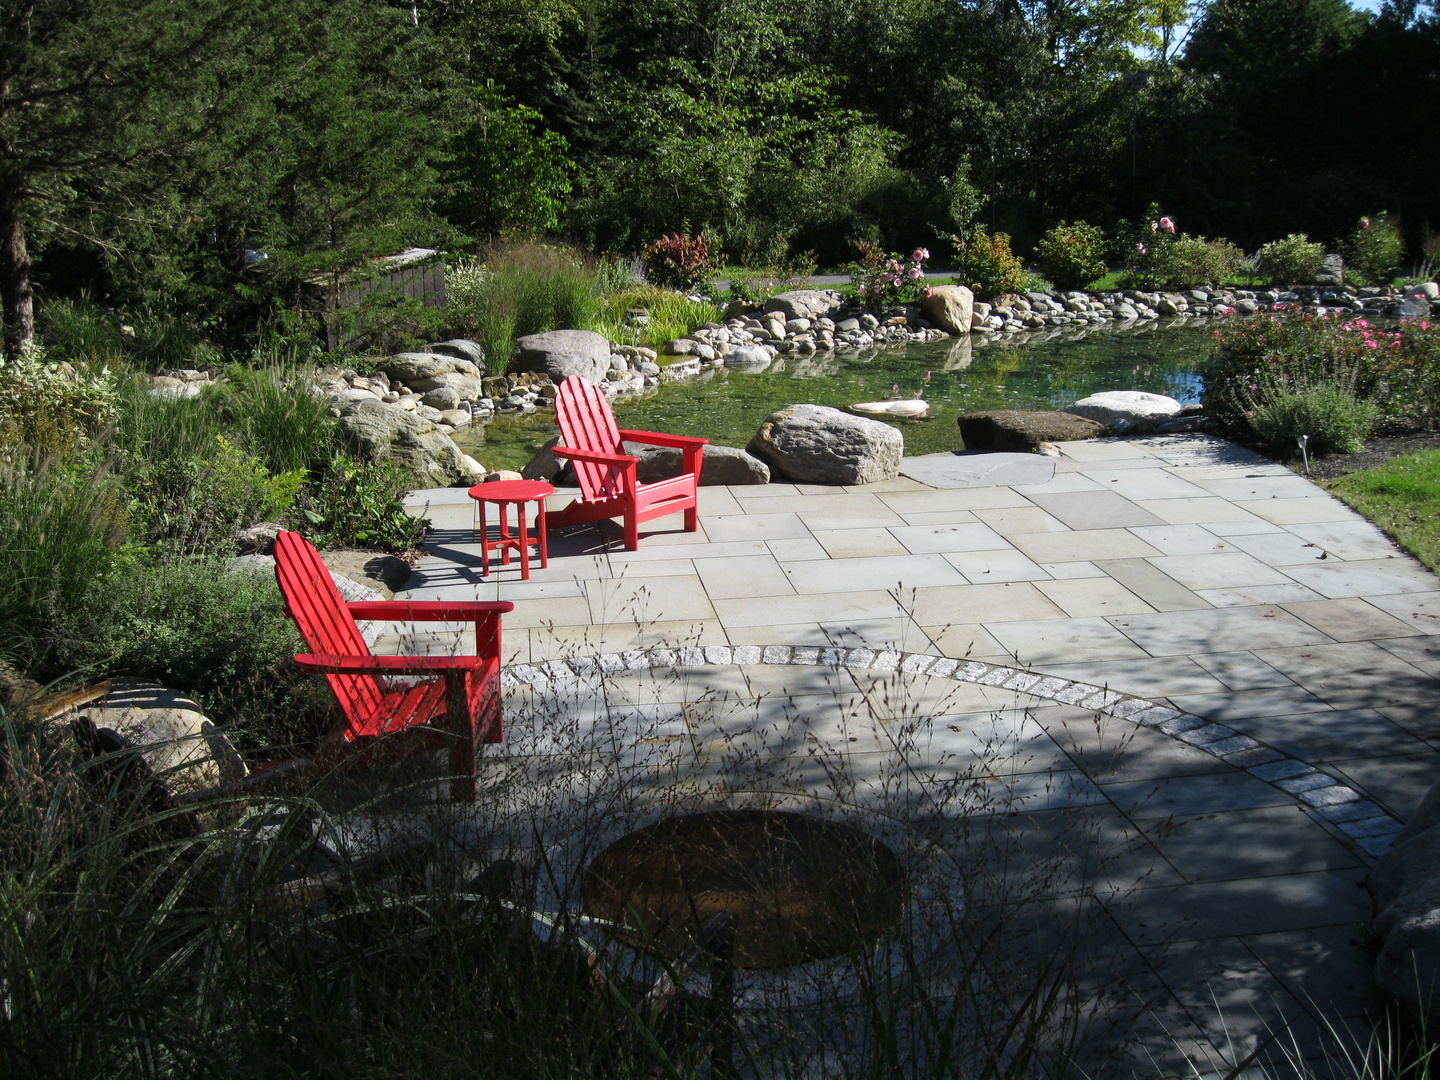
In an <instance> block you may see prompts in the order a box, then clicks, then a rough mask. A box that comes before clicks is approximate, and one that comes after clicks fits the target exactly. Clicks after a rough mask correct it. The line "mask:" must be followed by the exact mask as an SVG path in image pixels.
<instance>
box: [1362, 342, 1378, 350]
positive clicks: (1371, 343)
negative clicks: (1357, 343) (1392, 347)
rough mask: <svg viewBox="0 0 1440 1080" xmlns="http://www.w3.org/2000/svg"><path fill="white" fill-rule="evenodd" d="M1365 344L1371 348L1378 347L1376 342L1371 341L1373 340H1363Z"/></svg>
mask: <svg viewBox="0 0 1440 1080" xmlns="http://www.w3.org/2000/svg"><path fill="white" fill-rule="evenodd" d="M1365 344H1366V345H1369V346H1370V348H1372V349H1378V348H1379V347H1380V346H1379V345H1378V344H1377V343H1376V342H1373V341H1367V342H1365Z"/></svg>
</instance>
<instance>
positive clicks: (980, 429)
mask: <svg viewBox="0 0 1440 1080" xmlns="http://www.w3.org/2000/svg"><path fill="white" fill-rule="evenodd" d="M959 424H960V439H961V441H962V442H963V443H964V444H965V449H967V450H992V451H994V450H1000V451H1010V452H1014V453H1022V454H1023V453H1035V452H1037V451H1038V450H1039V449H1040V445H1041V443H1047V442H1071V441H1074V440H1078V439H1093V438H1096V437H1097V436H1099V435H1100V434H1101V432H1103V431H1104V430H1105V428H1104V425H1103V424H1097V423H1096V422H1095V421H1094V420H1087V419H1086V418H1085V417H1083V416H1075V415H1074V414H1073V413H1068V412H1048V411H1044V410H1036V409H992V410H990V411H988V412H977V413H967V414H966V415H964V416H962V417H960V420H959Z"/></svg>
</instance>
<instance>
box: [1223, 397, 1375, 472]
mask: <svg viewBox="0 0 1440 1080" xmlns="http://www.w3.org/2000/svg"><path fill="white" fill-rule="evenodd" d="M1378 414H1379V409H1378V408H1377V407H1376V405H1375V403H1374V402H1371V401H1361V400H1360V399H1359V398H1357V397H1356V396H1355V395H1354V394H1353V393H1351V392H1350V391H1348V390H1346V389H1344V388H1342V387H1339V386H1334V385H1325V384H1321V385H1319V386H1309V387H1273V388H1271V389H1270V390H1268V391H1257V397H1256V399H1255V403H1254V408H1253V410H1252V415H1251V416H1250V424H1251V426H1252V427H1254V429H1255V432H1256V434H1258V435H1259V436H1260V437H1261V438H1262V439H1264V440H1265V442H1266V443H1268V444H1269V445H1270V446H1271V447H1273V448H1274V449H1276V450H1278V451H1279V452H1280V453H1282V454H1283V455H1284V456H1286V457H1297V456H1299V454H1300V445H1299V438H1300V436H1302V435H1305V436H1309V439H1308V444H1307V445H1308V450H1309V453H1311V454H1314V455H1316V456H1318V457H1323V456H1325V455H1326V454H1353V453H1355V452H1356V451H1357V450H1361V449H1363V446H1362V444H1363V441H1364V439H1365V436H1366V435H1368V434H1370V430H1371V428H1373V427H1374V425H1375V418H1376V416H1377V415H1378Z"/></svg>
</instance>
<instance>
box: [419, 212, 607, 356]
mask: <svg viewBox="0 0 1440 1080" xmlns="http://www.w3.org/2000/svg"><path fill="white" fill-rule="evenodd" d="M446 292H447V302H448V306H447V308H446V319H447V325H448V326H449V328H450V331H451V332H452V333H455V334H459V335H461V336H464V337H468V338H471V339H473V340H474V341H476V342H478V343H479V344H480V347H481V348H482V349H483V350H484V352H485V358H486V361H487V363H488V364H489V365H490V370H492V371H499V370H503V368H504V365H505V364H507V363H508V362H509V360H510V356H511V354H512V353H513V352H514V351H515V339H516V338H517V337H523V336H524V335H526V334H538V333H542V332H544V331H547V330H594V329H597V326H598V323H599V321H600V295H599V294H600V275H599V274H598V273H597V272H596V270H595V269H594V267H593V266H592V265H591V264H590V263H589V262H588V261H587V260H586V259H585V258H583V257H582V256H581V255H580V254H579V253H578V252H577V251H575V250H573V249H571V248H567V247H560V246H556V245H553V244H537V243H534V242H531V241H523V240H522V241H516V242H512V243H508V244H504V245H501V246H499V247H497V248H495V249H494V250H493V251H492V252H491V254H490V257H489V259H488V260H487V261H486V262H485V263H483V264H482V263H478V262H468V261H467V262H461V263H459V264H457V265H456V266H455V267H454V268H453V270H451V271H449V272H448V273H447V277H446Z"/></svg>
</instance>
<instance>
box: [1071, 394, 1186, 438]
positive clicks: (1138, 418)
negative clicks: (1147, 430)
mask: <svg viewBox="0 0 1440 1080" xmlns="http://www.w3.org/2000/svg"><path fill="white" fill-rule="evenodd" d="M1181 407H1182V406H1181V405H1180V402H1178V401H1176V400H1175V399H1174V398H1172V397H1166V396H1165V395H1164V394H1147V393H1146V392H1145V391H1143V390H1107V391H1105V392H1104V393H1100V394H1091V395H1090V396H1089V397H1087V398H1081V399H1080V400H1079V401H1077V402H1075V404H1074V405H1071V406H1070V407H1069V408H1068V409H1066V410H1065V411H1066V412H1067V413H1073V414H1074V415H1076V416H1083V417H1085V419H1087V420H1094V421H1095V422H1096V423H1097V424H1104V425H1106V426H1107V427H1112V428H1114V429H1115V430H1116V431H1128V430H1129V429H1130V428H1133V427H1135V426H1136V425H1138V424H1158V423H1160V422H1161V421H1162V420H1169V419H1170V418H1171V417H1172V416H1174V415H1175V414H1176V413H1178V412H1179V411H1180V409H1181Z"/></svg>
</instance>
